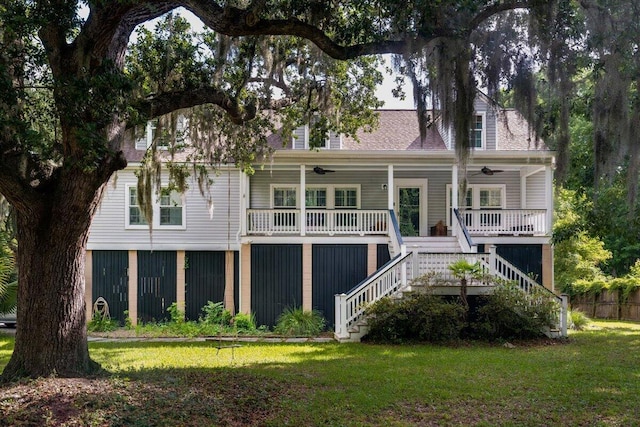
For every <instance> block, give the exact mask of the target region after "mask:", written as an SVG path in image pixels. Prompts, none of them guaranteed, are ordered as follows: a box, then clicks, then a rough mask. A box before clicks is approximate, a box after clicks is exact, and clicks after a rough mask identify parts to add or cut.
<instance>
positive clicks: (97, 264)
mask: <svg viewBox="0 0 640 427" xmlns="http://www.w3.org/2000/svg"><path fill="white" fill-rule="evenodd" d="M91 256H92V264H93V268H92V271H91V275H92V282H93V286H92V287H91V295H92V298H93V301H92V303H94V302H95V301H96V300H97V299H98V298H99V297H102V298H104V299H105V300H106V301H107V304H108V305H109V315H110V316H111V318H112V319H114V320H118V321H119V322H120V324H121V325H123V324H124V320H125V315H124V312H125V311H126V310H128V309H129V274H128V270H129V254H128V252H127V251H92V252H91Z"/></svg>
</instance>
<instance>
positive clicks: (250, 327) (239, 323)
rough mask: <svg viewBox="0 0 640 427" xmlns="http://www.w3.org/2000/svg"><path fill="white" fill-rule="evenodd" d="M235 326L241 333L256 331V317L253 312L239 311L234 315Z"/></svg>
mask: <svg viewBox="0 0 640 427" xmlns="http://www.w3.org/2000/svg"><path fill="white" fill-rule="evenodd" d="M232 325H233V328H234V329H235V330H237V331H238V332H240V333H250V332H256V331H257V328H256V319H255V317H254V315H253V313H252V314H246V313H238V314H236V315H235V316H234V317H233V322H232Z"/></svg>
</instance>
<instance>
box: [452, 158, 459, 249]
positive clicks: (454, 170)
mask: <svg viewBox="0 0 640 427" xmlns="http://www.w3.org/2000/svg"><path fill="white" fill-rule="evenodd" d="M458 185H459V183H458V165H455V164H454V165H453V166H452V167H451V213H450V215H451V235H452V236H458V234H459V233H460V230H458V226H459V224H458V221H457V220H456V218H454V210H455V209H458Z"/></svg>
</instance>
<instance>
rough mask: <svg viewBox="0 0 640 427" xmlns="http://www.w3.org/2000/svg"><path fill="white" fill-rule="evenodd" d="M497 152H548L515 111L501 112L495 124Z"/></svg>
mask: <svg viewBox="0 0 640 427" xmlns="http://www.w3.org/2000/svg"><path fill="white" fill-rule="evenodd" d="M496 133H497V135H496V136H497V138H498V147H497V149H498V150H531V151H537V150H548V147H547V145H546V144H545V143H544V141H542V140H541V139H539V138H538V139H536V137H535V135H534V134H533V128H531V127H530V126H529V123H528V122H527V121H526V120H525V119H524V117H523V116H522V115H521V114H520V113H518V112H517V111H515V110H512V109H507V110H502V111H500V113H499V114H498V121H497V123H496Z"/></svg>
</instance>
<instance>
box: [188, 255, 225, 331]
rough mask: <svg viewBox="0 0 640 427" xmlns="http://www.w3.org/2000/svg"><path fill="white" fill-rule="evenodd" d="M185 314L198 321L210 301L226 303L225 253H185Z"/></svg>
mask: <svg viewBox="0 0 640 427" xmlns="http://www.w3.org/2000/svg"><path fill="white" fill-rule="evenodd" d="M185 257H186V260H185V264H186V267H187V268H186V271H185V281H186V286H185V314H186V317H187V320H198V318H199V317H200V316H201V315H203V312H202V307H204V306H205V305H206V304H207V302H208V301H211V302H223V301H224V285H225V274H224V271H225V253H224V251H217V252H213V251H187V252H186V253H185Z"/></svg>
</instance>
